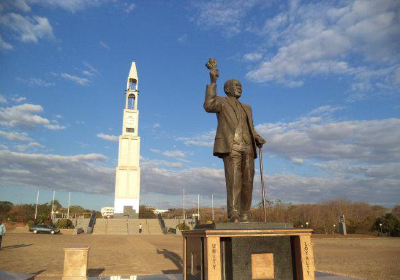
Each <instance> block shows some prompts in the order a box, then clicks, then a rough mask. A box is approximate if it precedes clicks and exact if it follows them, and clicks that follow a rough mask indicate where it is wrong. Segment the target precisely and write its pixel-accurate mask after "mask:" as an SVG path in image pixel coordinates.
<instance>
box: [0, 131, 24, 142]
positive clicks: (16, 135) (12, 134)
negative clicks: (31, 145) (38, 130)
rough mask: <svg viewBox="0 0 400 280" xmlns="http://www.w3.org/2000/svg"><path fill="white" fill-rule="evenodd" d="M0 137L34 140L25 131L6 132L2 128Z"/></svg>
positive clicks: (15, 139) (14, 139)
mask: <svg viewBox="0 0 400 280" xmlns="http://www.w3.org/2000/svg"><path fill="white" fill-rule="evenodd" d="M0 137H4V138H7V139H8V140H12V141H32V138H30V137H29V136H28V134H27V133H24V132H6V131H2V130H0Z"/></svg>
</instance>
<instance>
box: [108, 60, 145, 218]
mask: <svg viewBox="0 0 400 280" xmlns="http://www.w3.org/2000/svg"><path fill="white" fill-rule="evenodd" d="M138 85H139V79H138V75H137V70H136V64H135V62H132V66H131V70H130V71H129V76H128V81H127V83H126V97H125V98H126V100H125V109H124V116H123V125H122V135H121V136H120V137H119V152H118V167H117V170H116V178H115V202H114V218H123V217H125V218H130V219H132V218H138V215H139V195H140V166H139V158H140V137H139V135H138V129H139V110H138V95H139V89H138Z"/></svg>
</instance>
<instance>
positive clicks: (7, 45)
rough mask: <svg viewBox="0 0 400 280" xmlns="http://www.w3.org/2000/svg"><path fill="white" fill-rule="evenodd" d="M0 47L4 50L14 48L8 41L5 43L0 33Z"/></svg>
mask: <svg viewBox="0 0 400 280" xmlns="http://www.w3.org/2000/svg"><path fill="white" fill-rule="evenodd" d="M0 49H2V50H6V51H12V50H13V49H14V48H13V46H12V45H11V44H10V43H7V42H6V41H4V40H3V37H1V34H0Z"/></svg>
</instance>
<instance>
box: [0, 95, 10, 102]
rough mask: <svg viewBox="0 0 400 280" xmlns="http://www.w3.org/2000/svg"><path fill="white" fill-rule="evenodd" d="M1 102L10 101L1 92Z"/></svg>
mask: <svg viewBox="0 0 400 280" xmlns="http://www.w3.org/2000/svg"><path fill="white" fill-rule="evenodd" d="M0 103H8V102H7V99H6V98H5V97H4V96H3V95H1V94H0Z"/></svg>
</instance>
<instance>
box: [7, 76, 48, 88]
mask: <svg viewBox="0 0 400 280" xmlns="http://www.w3.org/2000/svg"><path fill="white" fill-rule="evenodd" d="M15 79H16V80H17V81H18V82H21V83H24V84H27V85H28V86H40V87H51V86H55V85H56V84H55V83H54V82H47V81H45V80H43V79H40V78H35V77H31V78H28V79H22V78H20V77H16V78H15Z"/></svg>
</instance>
